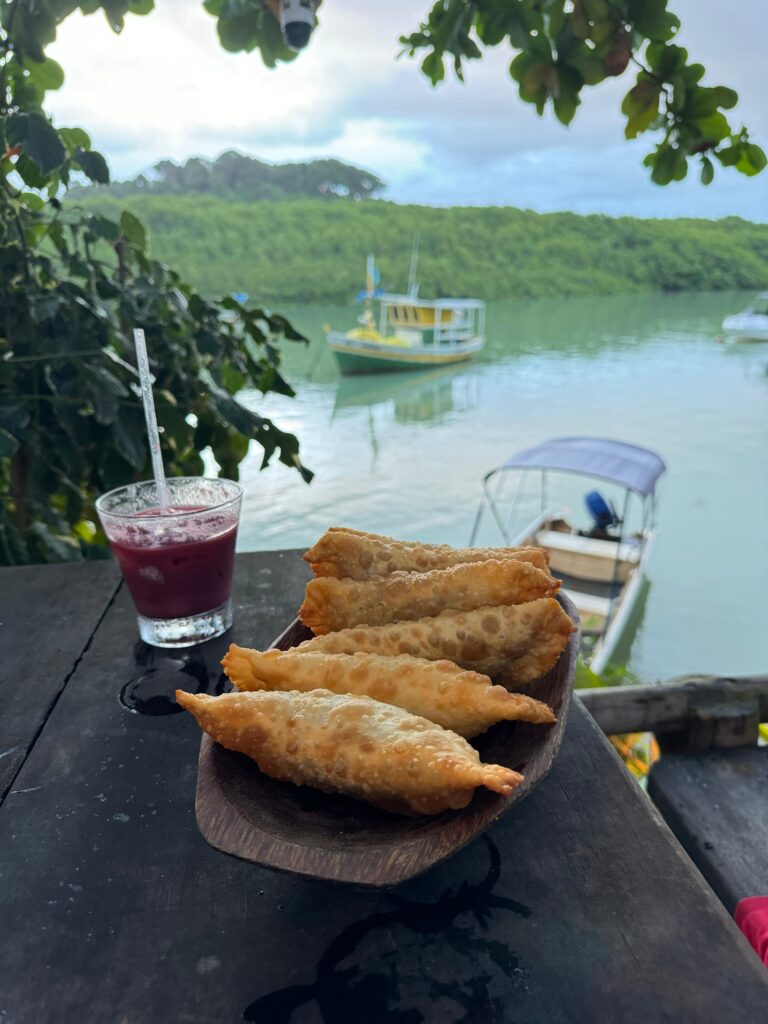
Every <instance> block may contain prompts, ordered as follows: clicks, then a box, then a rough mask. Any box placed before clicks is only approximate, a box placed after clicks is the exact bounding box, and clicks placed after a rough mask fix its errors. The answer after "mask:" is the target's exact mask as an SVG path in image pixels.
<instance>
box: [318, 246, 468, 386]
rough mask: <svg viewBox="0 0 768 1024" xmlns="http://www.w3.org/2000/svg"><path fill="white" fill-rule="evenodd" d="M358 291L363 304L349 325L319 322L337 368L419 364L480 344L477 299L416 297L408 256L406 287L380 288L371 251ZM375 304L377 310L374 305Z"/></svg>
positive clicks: (449, 359) (446, 359)
mask: <svg viewBox="0 0 768 1024" xmlns="http://www.w3.org/2000/svg"><path fill="white" fill-rule="evenodd" d="M366 278H367V283H366V289H365V291H364V292H361V294H360V296H359V298H360V297H362V299H363V300H364V302H365V308H364V309H363V313H362V315H361V316H360V318H359V324H360V325H359V326H358V327H355V328H353V329H352V330H351V331H334V330H332V329H331V327H330V326H329V325H326V327H325V337H326V341H327V343H328V347H329V348H330V349H331V351H332V352H333V354H334V356H335V357H336V361H337V362H338V364H339V369H340V370H341V372H342V373H343V374H353V373H375V372H392V371H393V370H423V369H425V368H427V367H435V366H445V365H449V364H451V363H460V362H463V361H464V360H466V359H470V358H471V357H472V356H473V355H475V353H477V352H479V351H480V350H481V349H482V347H483V345H484V344H485V334H484V331H485V303H484V302H482V301H481V300H480V299H420V298H419V296H418V286H417V285H416V283H415V260H413V259H412V262H411V276H410V281H409V288H408V292H407V293H406V294H403V295H398V294H394V293H390V292H383V291H380V290H379V289H378V288H377V287H376V281H377V275H376V267H375V262H374V259H373V256H370V255H369V256H368V264H367V274H366ZM374 303H377V304H378V315H376V312H375V309H374Z"/></svg>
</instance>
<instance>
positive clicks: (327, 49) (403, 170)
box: [50, 0, 768, 221]
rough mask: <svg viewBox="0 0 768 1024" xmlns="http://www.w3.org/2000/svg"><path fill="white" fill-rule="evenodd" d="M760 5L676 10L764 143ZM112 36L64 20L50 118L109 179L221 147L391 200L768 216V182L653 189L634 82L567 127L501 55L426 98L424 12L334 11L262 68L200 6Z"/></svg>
mask: <svg viewBox="0 0 768 1024" xmlns="http://www.w3.org/2000/svg"><path fill="white" fill-rule="evenodd" d="M764 2H765V0H729V2H728V3H724V2H723V0H673V2H672V3H671V7H672V9H673V10H675V12H676V13H678V15H679V16H680V17H681V20H682V23H683V27H682V29H681V32H680V34H679V37H678V42H679V43H680V44H681V45H684V46H686V47H687V48H688V50H689V52H690V53H691V55H692V57H693V59H695V60H698V61H700V62H701V63H703V64H704V65H705V66H706V67H707V70H708V76H707V78H706V79H705V84H710V85H717V84H723V85H729V86H731V87H733V88H735V89H736V90H737V91H738V93H739V96H740V102H739V105H738V107H737V108H736V110H735V111H733V112H732V114H733V119H732V123H734V122H735V123H736V125H737V126H738V127H740V126H741V124H742V123H743V124H746V125H747V126H748V127H749V129H750V130H751V132H752V134H753V137H754V138H755V140H756V141H758V142H759V143H761V144H762V146H763V147H764V148H765V147H766V146H768V105H767V104H766V103H765V93H766V85H768V73H767V72H766V66H767V65H766V61H765V38H764V31H763V30H764V29H765V28H766V20H765V7H764ZM156 3H157V10H156V11H155V12H154V13H153V14H151V15H149V16H148V17H143V18H136V17H134V18H130V17H129V18H128V20H127V23H126V27H125V30H124V32H123V33H122V35H121V36H119V37H117V36H115V35H114V34H113V33H112V32H111V31H110V30H109V28H108V27H107V25H106V22H105V20H104V18H103V16H102V15H100V14H99V15H96V16H90V17H88V18H84V17H82V16H80V15H73V16H72V17H70V18H69V19H68V20H67V22H66V23H65V25H64V26H63V27H62V29H61V31H60V34H59V38H58V40H57V42H56V43H55V44H54V46H53V47H52V48H51V50H50V53H51V56H54V57H55V58H56V59H57V60H58V61H59V62H60V63H61V64H62V65H63V67H64V69H65V72H66V75H67V80H66V83H65V85H64V87H63V89H61V90H60V92H59V93H57V94H50V95H51V101H52V102H51V103H50V107H51V109H52V111H53V113H54V115H55V117H56V118H57V121H58V123H60V124H67V123H70V124H80V125H82V126H84V127H86V128H87V129H88V130H89V131H90V133H91V135H92V137H93V140H94V145H95V146H97V147H98V148H99V149H101V150H102V152H104V153H105V154H106V155H107V157H108V159H109V161H110V165H111V167H112V173H113V175H114V176H115V177H118V178H120V177H127V176H132V175H133V174H135V173H137V172H138V171H140V170H143V169H146V168H148V167H150V166H151V165H152V164H153V163H154V162H155V161H157V160H159V159H161V158H163V157H170V158H172V159H176V160H182V159H185V158H187V157H189V156H193V155H197V156H205V157H215V156H217V155H218V154H219V153H221V152H222V151H224V150H226V149H238V150H240V151H241V152H244V153H248V154H251V155H254V156H258V157H260V158H262V159H266V160H273V161H281V160H304V159H309V158H311V157H316V156H335V157H338V158H340V159H342V160H347V161H349V162H352V163H356V164H358V165H360V166H363V167H368V168H370V169H371V170H373V171H375V172H376V173H378V174H379V175H380V176H382V177H383V178H384V179H385V180H386V181H387V183H388V186H389V187H388V189H387V193H386V194H387V196H388V197H389V198H391V199H394V200H396V201H397V202H419V203H432V204H439V205H446V204H510V205H514V206H521V207H528V208H532V209H536V210H566V209H567V210H575V211H578V212H595V211H598V212H603V213H610V214H633V215H638V216H678V215H685V216H703V217H721V216H726V215H731V214H735V215H739V216H743V217H747V218H749V219H752V220H761V221H765V220H768V172H767V173H764V174H762V175H759V176H758V177H757V178H753V179H746V178H744V177H743V176H742V175H739V174H736V173H735V172H734V171H732V170H730V171H723V172H722V173H719V174H718V177H717V180H716V182H715V184H714V185H712V186H709V188H703V187H702V186H701V185H699V183H698V182H697V181H695V180H689V181H685V182H683V183H682V184H679V185H671V186H668V187H667V188H664V189H661V188H658V187H656V186H654V185H652V184H651V183H650V182H649V181H648V180H647V172H646V171H645V169H644V168H643V167H642V163H641V161H642V157H643V155H644V154H645V152H647V150H648V148H650V144H649V142H647V141H645V140H640V143H639V144H637V143H632V144H630V143H627V142H625V141H624V140H623V133H622V132H623V125H622V119H621V115H620V113H619V105H620V102H621V97H622V95H623V94H624V92H626V90H627V88H629V85H630V84H631V83H630V79H629V78H627V77H625V78H623V79H621V80H618V81H611V82H609V83H606V84H603V85H602V86H600V87H599V88H597V89H589V90H587V95H586V97H585V99H584V102H583V103H582V106H581V108H580V109H579V111H578V113H577V115H576V119H575V121H574V122H573V124H572V125H571V126H570V128H564V127H563V126H562V125H560V124H558V123H557V122H556V121H555V119H554V117H553V116H552V115H551V114H550V113H547V115H545V117H544V118H539V117H538V116H537V115H536V113H535V112H534V111H533V109H532V108H529V107H528V106H527V105H524V104H522V103H521V102H520V100H519V99H518V97H517V95H516V89H515V86H514V83H513V82H512V81H511V79H510V78H509V76H508V73H507V70H506V69H507V66H508V64H509V60H510V51H509V49H508V48H505V47H499V48H497V50H495V51H491V52H490V53H489V55H488V56H487V57H486V59H485V60H483V61H482V62H476V63H474V64H472V65H470V67H469V68H468V73H467V83H466V84H465V85H463V86H462V85H460V84H459V83H457V82H455V81H450V82H445V83H443V84H442V85H441V86H439V87H438V88H437V89H433V88H432V86H431V85H430V84H429V83H428V81H427V80H426V79H425V78H424V76H423V75H422V74H421V73H420V72H419V70H418V66H417V65H416V64H415V63H414V62H413V61H411V60H408V59H407V58H401V59H400V60H397V59H396V55H397V53H398V51H399V49H400V47H399V44H398V42H397V39H398V36H399V35H400V34H403V33H406V32H409V31H411V30H413V29H415V28H416V27H417V24H418V21H419V16H420V15H422V14H424V13H425V12H426V10H427V9H428V6H429V2H428V0H422V3H415V2H414V0H387V3H385V4H382V3H379V2H375V0H325V2H324V4H323V6H322V8H321V11H320V26H319V28H318V29H317V31H316V33H315V35H314V37H313V39H312V41H311V43H310V46H309V48H308V49H307V50H306V51H305V52H304V53H302V54H301V55H300V56H299V58H298V59H297V60H296V61H295V62H294V63H293V64H291V65H286V66H283V67H280V68H278V69H277V70H275V71H268V70H267V69H265V68H264V67H263V65H262V64H261V63H260V60H259V58H258V56H257V55H256V54H237V55H234V54H228V53H225V52H224V51H223V50H222V49H221V47H220V46H219V44H218V40H217V37H216V29H215V22H214V19H213V18H211V17H210V16H209V15H207V14H206V13H205V12H204V10H203V8H202V5H201V3H198V2H193V0H156Z"/></svg>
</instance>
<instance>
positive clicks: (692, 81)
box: [401, 0, 766, 185]
mask: <svg viewBox="0 0 768 1024" xmlns="http://www.w3.org/2000/svg"><path fill="white" fill-rule="evenodd" d="M679 27H680V19H679V18H678V17H677V16H676V15H675V14H673V13H672V11H670V10H668V6H667V0H438V3H436V4H434V6H433V7H432V9H431V10H430V12H429V14H428V16H427V18H426V20H425V21H424V22H423V23H422V24H421V25H420V26H419V29H418V30H417V31H416V32H413V33H411V34H410V35H407V36H403V37H402V38H401V42H402V43H403V45H404V47H405V52H407V53H408V54H409V55H410V56H416V55H420V56H421V55H422V54H423V58H422V63H421V68H422V71H423V72H424V74H426V75H427V76H428V77H429V79H430V80H431V81H432V84H433V85H437V84H438V82H440V81H442V80H443V79H444V77H445V63H446V60H448V61H450V62H451V63H452V64H453V68H454V70H455V72H456V74H457V76H458V77H459V79H460V80H463V78H464V66H465V63H466V62H467V61H471V60H479V59H480V58H481V57H482V56H483V49H484V48H489V47H495V46H500V45H507V46H510V47H511V48H512V50H513V51H515V56H514V57H513V59H512V62H511V64H510V66H509V73H510V75H511V76H512V78H513V80H514V81H515V83H516V84H517V87H518V92H519V95H520V99H522V100H523V101H524V102H526V103H531V104H533V106H534V107H535V108H536V110H537V111H538V113H539V114H542V113H543V112H544V111H545V110H546V109H547V108H548V107H551V108H552V110H553V111H554V114H555V116H556V117H557V119H558V120H559V121H561V122H562V123H563V124H565V125H567V124H570V123H571V121H572V120H573V118H574V116H575V115H576V110H577V108H578V106H579V104H580V103H581V97H582V93H583V91H584V90H585V89H586V88H587V87H589V86H594V85H598V84H599V83H600V82H602V81H604V80H605V79H606V78H614V77H616V76H618V75H622V74H624V72H625V71H626V70H627V69H628V68H630V67H631V68H632V70H633V71H635V72H636V74H635V82H634V85H633V86H632V87H631V89H630V90H629V91H628V92H627V94H626V96H625V97H624V100H623V102H622V105H621V111H622V113H623V114H624V116H625V117H626V122H627V123H626V128H625V135H626V137H627V138H628V139H634V138H636V137H637V136H638V135H641V134H644V133H646V132H648V133H650V134H651V135H652V136H653V137H654V138H655V139H657V140H658V141H657V143H656V146H655V148H654V149H653V150H652V151H651V152H650V153H648V155H647V156H646V158H645V161H644V162H645V165H646V167H649V168H650V170H651V178H652V180H653V181H654V182H656V184H657V185H667V184H669V182H671V181H681V180H682V179H683V178H685V176H686V175H687V173H688V165H689V161H690V160H691V159H696V160H698V162H699V167H700V173H701V180H702V182H703V183H704V184H705V185H708V184H709V183H710V182H711V181H712V179H713V177H714V164H713V162H712V161H713V159H715V160H717V161H719V163H720V164H721V165H722V166H723V167H735V168H736V170H737V171H740V172H741V173H742V174H747V175H753V174H757V173H758V172H759V171H761V170H762V169H763V168H764V167H765V164H766V157H765V154H764V153H763V151H762V149H760V147H759V146H756V145H755V144H754V143H753V142H751V141H750V138H749V133H748V132H747V130H746V128H738V129H735V128H734V127H732V126H731V124H730V123H729V121H728V119H727V117H726V116H725V113H724V111H726V110H731V109H733V107H735V106H736V103H737V100H738V96H737V94H736V93H735V92H734V90H733V89H729V88H727V87H726V86H723V85H718V86H706V85H703V84H702V79H703V78H704V76H705V74H706V70H705V68H704V66H703V65H702V64H698V63H694V62H693V61H691V60H690V58H689V55H688V51H687V50H685V49H684V48H683V47H682V46H677V45H676V44H675V43H674V42H673V41H672V40H673V39H674V37H675V35H676V34H677V30H678V29H679Z"/></svg>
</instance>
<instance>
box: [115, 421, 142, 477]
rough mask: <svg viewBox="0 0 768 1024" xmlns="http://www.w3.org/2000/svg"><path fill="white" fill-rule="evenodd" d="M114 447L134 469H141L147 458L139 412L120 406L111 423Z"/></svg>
mask: <svg viewBox="0 0 768 1024" xmlns="http://www.w3.org/2000/svg"><path fill="white" fill-rule="evenodd" d="M112 438H113V440H114V442H115V448H116V449H117V451H118V452H119V453H120V455H122V457H123V458H124V459H125V461H126V462H127V463H128V464H129V465H130V466H133V468H134V469H143V468H144V466H145V464H146V462H147V458H148V454H149V449H148V447H147V436H146V426H145V424H144V419H143V417H142V415H141V413H140V412H139V411H138V410H135V409H128V408H125V407H122V408H121V409H120V412H119V414H118V418H117V419H116V420H115V422H114V423H113V424H112Z"/></svg>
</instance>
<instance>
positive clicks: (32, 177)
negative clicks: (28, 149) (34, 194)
mask: <svg viewBox="0 0 768 1024" xmlns="http://www.w3.org/2000/svg"><path fill="white" fill-rule="evenodd" d="M15 169H16V173H17V174H18V176H19V177H20V178H21V180H22V181H23V182H24V184H25V185H29V187H30V188H45V186H46V182H47V181H48V179H47V177H46V176H45V175H44V174H42V173H41V172H40V168H39V167H38V166H37V164H36V163H34V162H33V161H32V160H30V159H29V157H28V156H25V155H24V154H23V153H22V154H21V156H20V157H19V158H18V160H17V161H16V168H15Z"/></svg>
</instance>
